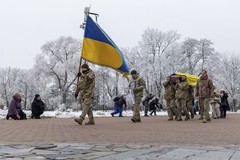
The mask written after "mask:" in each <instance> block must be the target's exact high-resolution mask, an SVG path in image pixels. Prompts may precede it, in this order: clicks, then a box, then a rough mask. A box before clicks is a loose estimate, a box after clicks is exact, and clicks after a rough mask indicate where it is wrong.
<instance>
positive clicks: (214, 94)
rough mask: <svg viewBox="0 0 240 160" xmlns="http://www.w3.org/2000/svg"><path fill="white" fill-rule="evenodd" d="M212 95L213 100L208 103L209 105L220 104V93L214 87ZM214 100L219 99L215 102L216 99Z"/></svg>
mask: <svg viewBox="0 0 240 160" xmlns="http://www.w3.org/2000/svg"><path fill="white" fill-rule="evenodd" d="M213 92H214V93H213V99H212V100H211V101H210V102H209V103H210V104H211V103H221V97H220V96H221V93H220V91H219V89H218V88H217V87H216V86H215V87H214V91H213ZM215 98H217V99H219V101H216V99H215Z"/></svg>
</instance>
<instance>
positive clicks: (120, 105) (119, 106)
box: [111, 96, 127, 117]
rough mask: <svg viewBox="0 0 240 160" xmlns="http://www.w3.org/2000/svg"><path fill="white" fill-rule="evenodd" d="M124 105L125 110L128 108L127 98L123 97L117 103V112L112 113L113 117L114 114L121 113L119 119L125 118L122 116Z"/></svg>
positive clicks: (115, 105)
mask: <svg viewBox="0 0 240 160" xmlns="http://www.w3.org/2000/svg"><path fill="white" fill-rule="evenodd" d="M123 105H125V108H127V104H126V97H125V96H121V97H120V98H119V99H118V100H117V101H115V104H114V107H115V109H116V111H115V112H113V113H111V115H112V116H113V117H114V114H117V113H119V117H123V116H122V110H123Z"/></svg>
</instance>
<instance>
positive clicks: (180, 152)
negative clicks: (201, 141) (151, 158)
mask: <svg viewBox="0 0 240 160" xmlns="http://www.w3.org/2000/svg"><path fill="white" fill-rule="evenodd" d="M205 152H206V151H203V150H194V149H174V150H172V151H169V152H167V153H165V154H162V155H159V156H158V157H159V158H162V159H165V158H170V159H188V158H189V157H190V156H195V155H201V154H203V153H205Z"/></svg>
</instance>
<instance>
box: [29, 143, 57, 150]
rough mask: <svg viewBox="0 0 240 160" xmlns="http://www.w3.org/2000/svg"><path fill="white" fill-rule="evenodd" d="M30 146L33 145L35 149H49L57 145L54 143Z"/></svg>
mask: <svg viewBox="0 0 240 160" xmlns="http://www.w3.org/2000/svg"><path fill="white" fill-rule="evenodd" d="M31 146H33V147H35V149H49V148H55V147H57V145H54V144H33V145H31Z"/></svg>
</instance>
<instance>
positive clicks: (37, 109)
mask: <svg viewBox="0 0 240 160" xmlns="http://www.w3.org/2000/svg"><path fill="white" fill-rule="evenodd" d="M21 101H22V100H21V94H20V93H15V94H14V96H13V99H12V101H11V103H10V106H9V109H8V114H7V116H6V119H7V120H8V119H9V118H12V119H14V120H26V119H27V116H26V114H25V113H24V112H23V109H22V106H21ZM31 110H32V115H31V118H32V119H33V118H35V119H41V117H40V115H41V114H43V112H44V110H45V104H44V103H43V101H42V100H41V97H40V95H39V94H36V95H35V98H34V100H33V102H32V105H31Z"/></svg>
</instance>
